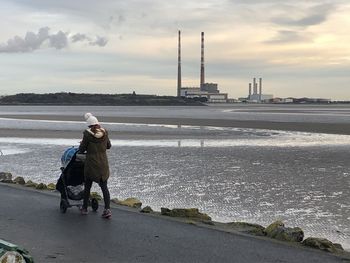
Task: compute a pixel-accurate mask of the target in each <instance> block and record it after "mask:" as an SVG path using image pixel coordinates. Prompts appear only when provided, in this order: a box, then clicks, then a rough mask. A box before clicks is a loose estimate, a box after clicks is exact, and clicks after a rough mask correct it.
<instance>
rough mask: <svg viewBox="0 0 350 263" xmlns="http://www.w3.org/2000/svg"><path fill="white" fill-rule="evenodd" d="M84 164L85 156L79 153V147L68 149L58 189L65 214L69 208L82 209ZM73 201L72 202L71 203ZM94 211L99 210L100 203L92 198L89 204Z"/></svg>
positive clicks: (62, 159) (62, 161) (63, 159)
mask: <svg viewBox="0 0 350 263" xmlns="http://www.w3.org/2000/svg"><path fill="white" fill-rule="evenodd" d="M84 162H85V154H80V153H78V148H77V147H70V148H68V149H67V150H66V151H65V152H64V153H63V155H62V157H61V163H62V167H61V171H62V173H61V176H60V177H59V179H58V181H57V184H56V189H57V190H58V191H59V192H60V193H61V201H60V211H61V212H62V213H65V212H66V211H67V209H68V208H70V207H73V206H77V207H78V208H81V206H82V200H83V197H84ZM69 200H71V201H69ZM89 205H91V207H92V210H93V211H95V212H96V211H97V209H98V201H97V199H96V198H92V199H91V200H90V202H89Z"/></svg>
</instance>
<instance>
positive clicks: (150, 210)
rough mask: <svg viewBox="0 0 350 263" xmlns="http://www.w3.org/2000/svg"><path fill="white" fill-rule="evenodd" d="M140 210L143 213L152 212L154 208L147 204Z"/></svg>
mask: <svg viewBox="0 0 350 263" xmlns="http://www.w3.org/2000/svg"><path fill="white" fill-rule="evenodd" d="M140 212H141V213H151V212H153V209H152V208H151V207H150V206H145V207H144V208H142V210H141V211H140Z"/></svg>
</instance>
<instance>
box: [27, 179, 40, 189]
mask: <svg viewBox="0 0 350 263" xmlns="http://www.w3.org/2000/svg"><path fill="white" fill-rule="evenodd" d="M37 185H38V184H37V183H34V182H33V181H31V180H28V181H27V182H26V184H25V186H27V187H33V188H36V187H37Z"/></svg>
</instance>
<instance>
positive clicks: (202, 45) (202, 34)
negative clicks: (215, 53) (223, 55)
mask: <svg viewBox="0 0 350 263" xmlns="http://www.w3.org/2000/svg"><path fill="white" fill-rule="evenodd" d="M204 81H205V80H204V32H202V33H201V79H200V89H201V90H202V89H203V84H204Z"/></svg>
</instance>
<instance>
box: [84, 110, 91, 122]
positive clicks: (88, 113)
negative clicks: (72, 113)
mask: <svg viewBox="0 0 350 263" xmlns="http://www.w3.org/2000/svg"><path fill="white" fill-rule="evenodd" d="M90 116H92V114H91V113H90V112H87V113H85V114H84V118H85V120H86V121H87V119H88V118H89V117H90Z"/></svg>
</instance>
